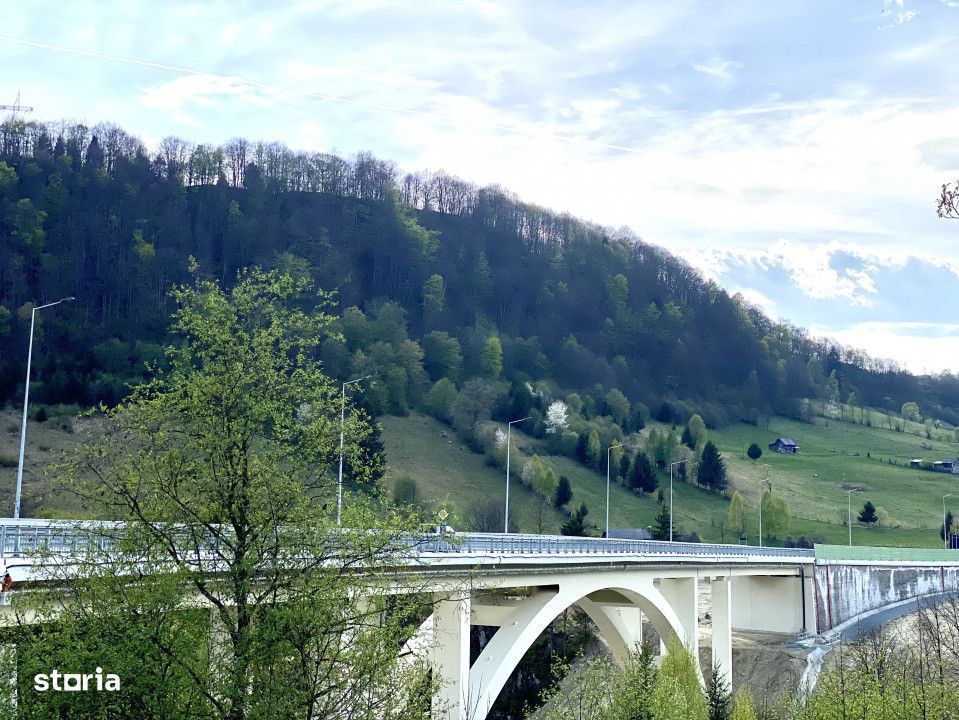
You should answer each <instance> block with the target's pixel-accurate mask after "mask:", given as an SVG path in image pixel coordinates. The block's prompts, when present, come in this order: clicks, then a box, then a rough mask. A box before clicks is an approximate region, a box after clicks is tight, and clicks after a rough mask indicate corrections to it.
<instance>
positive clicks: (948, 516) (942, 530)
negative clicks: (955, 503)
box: [939, 510, 953, 540]
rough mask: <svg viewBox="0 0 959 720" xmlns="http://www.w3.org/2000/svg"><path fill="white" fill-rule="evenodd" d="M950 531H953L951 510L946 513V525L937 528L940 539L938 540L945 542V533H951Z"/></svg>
mask: <svg viewBox="0 0 959 720" xmlns="http://www.w3.org/2000/svg"><path fill="white" fill-rule="evenodd" d="M952 529H953V527H952V510H950V511H948V512H947V513H946V524H945V525H940V526H939V539H940V540H945V539H946V533H947V532H952Z"/></svg>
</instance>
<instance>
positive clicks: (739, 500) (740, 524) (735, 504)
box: [726, 490, 746, 537]
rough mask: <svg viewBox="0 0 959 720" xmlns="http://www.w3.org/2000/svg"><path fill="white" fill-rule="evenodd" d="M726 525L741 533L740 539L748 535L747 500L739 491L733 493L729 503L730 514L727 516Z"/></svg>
mask: <svg viewBox="0 0 959 720" xmlns="http://www.w3.org/2000/svg"><path fill="white" fill-rule="evenodd" d="M726 525H728V526H729V528H730V529H732V530H735V531H736V532H737V533H739V537H743V536H744V535H745V534H746V500H745V499H744V498H743V496H742V493H740V492H739V490H735V491H734V492H733V497H732V500H730V502H729V512H728V513H727V514H726Z"/></svg>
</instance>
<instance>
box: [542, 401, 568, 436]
mask: <svg viewBox="0 0 959 720" xmlns="http://www.w3.org/2000/svg"><path fill="white" fill-rule="evenodd" d="M567 416H568V410H567V408H566V403H564V402H563V401H562V400H555V401H554V402H552V403H551V404H550V406H549V408H548V409H547V410H546V432H547V433H549V434H550V435H555V434H560V433H562V432H563V430H565V429H566V428H567V427H568V426H569V421H568V420H567Z"/></svg>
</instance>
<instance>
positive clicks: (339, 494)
mask: <svg viewBox="0 0 959 720" xmlns="http://www.w3.org/2000/svg"><path fill="white" fill-rule="evenodd" d="M371 377H373V376H372V375H364V376H363V377H361V378H356V380H349V381H347V382H345V383H343V393H342V396H341V399H340V477H339V482H338V483H337V490H336V524H337V525H342V524H343V437H344V434H345V432H346V386H347V385H353V384H354V383H358V382H363V381H364V380H367V379H369V378H371Z"/></svg>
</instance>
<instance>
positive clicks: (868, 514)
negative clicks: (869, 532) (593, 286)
mask: <svg viewBox="0 0 959 720" xmlns="http://www.w3.org/2000/svg"><path fill="white" fill-rule="evenodd" d="M877 520H879V517H878V516H877V515H876V506H875V505H873V504H872V503H871V502H870V501H869V500H866V503H865V504H864V505H863V506H862V510H860V511H859V522H861V523H868V524H872V523H874V522H876V521H877Z"/></svg>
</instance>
